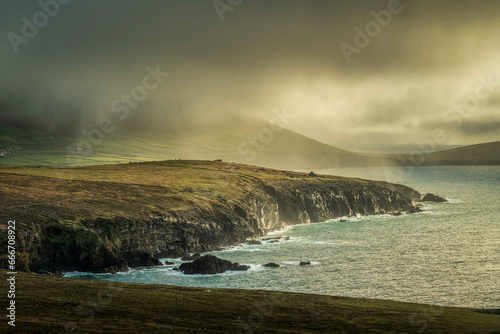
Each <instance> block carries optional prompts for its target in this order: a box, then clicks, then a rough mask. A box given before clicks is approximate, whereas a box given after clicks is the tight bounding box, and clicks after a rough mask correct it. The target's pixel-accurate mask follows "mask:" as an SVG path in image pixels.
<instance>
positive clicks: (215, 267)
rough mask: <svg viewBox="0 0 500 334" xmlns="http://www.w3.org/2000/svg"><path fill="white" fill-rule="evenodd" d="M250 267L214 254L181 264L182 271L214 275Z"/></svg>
mask: <svg viewBox="0 0 500 334" xmlns="http://www.w3.org/2000/svg"><path fill="white" fill-rule="evenodd" d="M248 269H250V267H249V266H245V265H240V264H238V263H232V262H231V261H227V260H222V259H219V258H218V257H216V256H214V255H204V256H202V257H200V258H199V259H197V260H195V261H193V262H190V263H183V264H181V265H180V266H179V271H182V272H183V273H184V274H186V275H196V274H202V275H214V274H221V273H224V272H226V271H228V270H233V271H244V270H248Z"/></svg>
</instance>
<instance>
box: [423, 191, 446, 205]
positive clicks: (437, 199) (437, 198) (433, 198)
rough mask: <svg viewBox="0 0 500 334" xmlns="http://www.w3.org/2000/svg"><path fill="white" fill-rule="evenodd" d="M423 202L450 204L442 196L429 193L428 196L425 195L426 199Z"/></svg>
mask: <svg viewBox="0 0 500 334" xmlns="http://www.w3.org/2000/svg"><path fill="white" fill-rule="evenodd" d="M422 202H436V203H444V202H448V201H447V200H446V199H444V198H442V197H440V196H437V195H434V194H431V193H428V194H425V196H424V198H422Z"/></svg>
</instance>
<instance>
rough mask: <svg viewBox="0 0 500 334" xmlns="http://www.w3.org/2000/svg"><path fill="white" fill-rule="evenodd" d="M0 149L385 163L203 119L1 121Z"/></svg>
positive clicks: (311, 164)
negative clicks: (142, 124)
mask: <svg viewBox="0 0 500 334" xmlns="http://www.w3.org/2000/svg"><path fill="white" fill-rule="evenodd" d="M94 130H96V129H94ZM94 130H92V131H94ZM89 131H90V130H89ZM101 134H102V133H101ZM91 141H92V142H93V144H91V143H90V142H91ZM0 149H2V154H3V156H1V157H0V164H3V165H42V166H50V165H54V164H60V165H62V166H77V165H102V164H113V163H127V162H139V161H158V160H166V159H202V160H214V159H223V160H225V161H234V162H239V163H245V164H254V165H259V166H266V167H271V168H282V169H304V168H330V167H348V166H380V165H384V164H387V163H388V161H387V159H385V158H383V157H381V156H376V155H370V154H358V153H354V152H350V151H346V150H342V149H339V148H336V147H333V146H330V145H326V144H323V143H321V142H318V141H316V140H313V139H311V138H308V137H305V136H303V135H300V134H298V133H296V132H293V131H290V130H287V129H285V128H282V127H279V126H277V125H274V124H271V123H268V122H265V121H262V120H258V119H228V120H224V121H222V122H220V121H219V122H210V121H207V122H204V123H203V124H202V125H200V124H194V123H181V124H177V125H176V126H175V127H169V128H165V129H163V130H159V129H158V128H155V129H152V130H151V131H144V130H143V129H142V130H136V131H131V132H129V133H127V132H126V131H115V132H113V133H110V134H102V136H100V135H99V133H98V132H97V131H94V132H90V134H89V132H87V136H84V135H81V134H77V135H75V136H73V137H69V136H68V135H67V134H65V135H58V134H50V133H47V132H43V131H39V130H34V129H21V128H19V127H15V126H7V125H3V126H0Z"/></svg>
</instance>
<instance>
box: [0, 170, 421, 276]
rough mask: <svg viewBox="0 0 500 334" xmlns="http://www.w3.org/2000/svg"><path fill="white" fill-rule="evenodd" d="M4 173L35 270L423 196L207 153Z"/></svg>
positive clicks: (104, 265) (121, 264)
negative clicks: (202, 157) (200, 157)
mask: <svg viewBox="0 0 500 334" xmlns="http://www.w3.org/2000/svg"><path fill="white" fill-rule="evenodd" d="M0 182H1V184H2V185H3V186H2V188H1V190H0V196H1V197H2V202H4V203H5V208H6V209H5V210H4V211H3V212H2V213H1V218H2V219H1V221H2V224H3V225H1V228H2V229H5V228H6V226H5V225H6V223H7V221H9V220H16V225H17V229H16V250H17V252H18V254H17V261H18V263H17V264H16V268H17V269H18V270H23V271H35V272H39V271H43V270H48V271H69V270H81V271H96V272H98V271H105V272H113V271H117V270H126V269H127V268H128V266H140V265H154V264H156V263H157V260H156V258H158V257H162V256H167V257H168V256H169V257H176V256H182V255H184V254H186V253H187V252H204V251H209V250H213V249H217V248H218V247H223V246H229V245H234V244H236V243H240V242H243V241H245V240H246V239H247V238H253V237H257V236H262V235H264V234H266V233H267V232H269V231H273V230H277V229H281V228H283V227H284V226H287V225H294V224H304V223H311V222H320V221H325V220H328V219H332V218H336V217H341V216H344V215H353V214H356V213H358V214H362V215H373V214H381V213H390V212H396V211H408V210H411V209H412V208H414V207H415V202H416V201H418V200H419V198H420V194H419V193H418V192H416V191H414V190H413V189H410V188H407V187H404V186H401V185H393V184H388V183H385V182H372V181H367V180H360V179H348V178H340V177H334V176H308V175H307V174H303V173H295V172H285V171H279V170H274V169H267V168H260V167H255V166H246V165H239V164H231V163H225V162H207V161H165V162H157V163H140V164H128V165H118V166H116V165H115V166H99V167H98V166H93V167H81V168H28V167H10V168H2V169H0ZM4 232H5V231H4ZM0 243H1V244H2V245H1V246H0V247H3V248H6V243H7V233H1V236H0ZM6 260H7V258H6V256H3V258H1V261H0V263H1V266H2V267H3V268H6V265H7V261H6Z"/></svg>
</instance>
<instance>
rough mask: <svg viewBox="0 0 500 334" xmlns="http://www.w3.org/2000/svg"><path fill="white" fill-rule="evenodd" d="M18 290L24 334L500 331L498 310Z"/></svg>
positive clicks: (42, 280) (224, 293)
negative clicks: (71, 333)
mask: <svg viewBox="0 0 500 334" xmlns="http://www.w3.org/2000/svg"><path fill="white" fill-rule="evenodd" d="M0 273H1V275H2V276H6V275H7V271H5V270H0ZM17 284H18V293H16V295H17V296H16V302H17V304H16V307H17V309H18V311H17V314H16V331H22V332H23V333H39V332H40V331H43V332H45V333H61V332H65V331H69V332H71V331H73V332H78V331H82V332H85V333H99V332H103V331H104V332H109V333H122V332H129V333H148V332H165V333H169V332H170V333H174V332H175V333H188V332H190V333H235V332H236V333H252V332H267V333H284V332H288V333H290V332H291V333H336V332H346V333H378V332H384V333H403V332H407V333H422V332H424V333H495V332H498V329H499V328H500V310H499V309H496V310H491V309H472V308H457V307H441V306H434V305H427V304H415V303H406V302H396V301H389V300H377V299H366V298H349V297H335V296H324V295H314V294H305V293H293V292H280V291H270V290H239V289H219V288H210V289H208V288H193V287H181V286H168V285H152V284H140V283H119V282H109V281H92V280H82V279H76V280H75V279H73V278H57V277H50V276H46V275H39V274H34V273H23V272H19V273H18V275H17ZM82 296H85V299H82ZM3 298H5V297H3ZM124 305H126V306H127V307H124ZM52 310H57V313H54V312H53V311H52ZM200 319H201V320H200Z"/></svg>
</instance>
